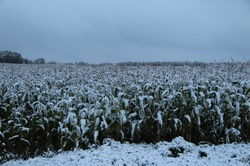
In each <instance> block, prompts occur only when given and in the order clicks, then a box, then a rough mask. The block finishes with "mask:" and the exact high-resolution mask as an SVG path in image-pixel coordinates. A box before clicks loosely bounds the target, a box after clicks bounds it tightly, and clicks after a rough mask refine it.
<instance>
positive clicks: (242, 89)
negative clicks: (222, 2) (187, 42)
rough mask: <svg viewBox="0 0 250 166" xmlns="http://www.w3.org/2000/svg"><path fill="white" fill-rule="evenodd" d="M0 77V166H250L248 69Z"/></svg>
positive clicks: (82, 69) (220, 66)
mask: <svg viewBox="0 0 250 166" xmlns="http://www.w3.org/2000/svg"><path fill="white" fill-rule="evenodd" d="M0 70H1V72H0V165H1V164H3V165H4V166H13V165H14V166H15V165H17V166H23V165H24V166H26V165H52V166H54V165H58V166H60V165H71V166H74V165H91V166H92V165H160V166H161V165H250V150H249V149H250V144H249V143H248V144H247V143H241V142H249V141H250V79H249V78H250V63H249V62H245V63H214V64H206V65H194V64H193V65H190V64H189V65H180V64H179V65H163V66H150V65H149V66H144V65H138V66H119V65H112V64H107V65H106V64H105V65H99V66H98V65H61V64H58V65H13V64H11V65H10V64H0ZM114 140H116V141H114ZM170 140H172V142H166V141H170ZM185 140H186V141H185ZM120 142H124V143H123V144H122V143H120ZM128 142H129V143H128ZM144 142H146V143H151V144H144ZM191 142H193V143H195V144H198V145H199V146H196V145H195V144H193V143H191ZM204 142H206V143H208V142H209V144H204ZM234 142H235V143H234ZM236 142H237V143H236ZM135 143H137V144H135ZM153 143H154V144H153ZM214 144H216V146H215V145H214ZM218 144H220V145H218ZM91 145H92V146H91ZM90 146H91V148H90V149H89V147H90ZM73 149H75V150H73ZM81 149H88V150H81ZM47 151H49V153H48V152H47ZM57 152H60V153H57ZM44 153H45V154H46V155H42V154H44ZM53 153H56V154H53ZM38 156H40V157H38ZM41 156H43V157H41ZM15 159H28V160H25V161H24V160H15Z"/></svg>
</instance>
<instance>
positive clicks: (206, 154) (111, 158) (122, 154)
mask: <svg viewBox="0 0 250 166" xmlns="http://www.w3.org/2000/svg"><path fill="white" fill-rule="evenodd" d="M44 165H46V166H50V165H51V166H64V165H69V166H82V165H84V166H88V165H89V166H95V165H101V166H106V165H119V166H120V165H122V166H125V165H126V166H129V165H140V166H141V165H144V166H146V165H159V166H163V165H168V166H171V165H173V166H178V165H181V166H182V165H192V166H193V165H199V166H203V165H209V166H213V165H214V166H220V165H227V166H230V165H237V166H241V165H242V166H243V165H244V166H247V165H250V144H249V143H248V144H224V145H218V146H214V145H207V144H204V145H200V146H196V145H194V144H192V143H189V142H186V141H185V140H184V139H183V138H182V137H178V138H176V139H174V140H173V141H172V142H159V143H157V144H129V143H124V144H121V143H120V142H116V141H113V140H106V142H105V144H104V145H102V146H100V147H98V148H91V149H89V150H74V151H70V152H63V153H60V154H57V155H54V156H53V157H51V158H45V157H35V158H33V159H29V160H26V161H22V160H16V161H14V160H13V161H9V162H7V163H4V164H3V166H44Z"/></svg>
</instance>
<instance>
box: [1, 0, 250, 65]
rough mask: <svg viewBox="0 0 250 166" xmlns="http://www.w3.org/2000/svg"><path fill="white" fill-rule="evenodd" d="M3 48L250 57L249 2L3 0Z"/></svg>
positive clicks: (91, 56) (69, 57)
mask: <svg viewBox="0 0 250 166" xmlns="http://www.w3.org/2000/svg"><path fill="white" fill-rule="evenodd" d="M0 50H11V51H16V52H19V53H21V54H22V56H23V57H25V58H28V59H32V60H34V59H36V58H40V57H43V58H45V59H46V61H47V62H48V61H56V62H77V61H84V62H88V63H102V62H111V63H114V62H123V61H146V62H147V61H204V62H212V61H214V60H216V61H222V60H223V61H230V60H231V58H233V59H234V60H237V61H244V58H245V59H247V60H250V1H249V0H71V1H69V0H0Z"/></svg>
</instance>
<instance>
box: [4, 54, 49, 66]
mask: <svg viewBox="0 0 250 166" xmlns="http://www.w3.org/2000/svg"><path fill="white" fill-rule="evenodd" d="M0 63H17V64H45V59H44V58H37V59H36V60H33V61H32V60H29V59H27V58H23V57H22V55H21V54H20V53H17V52H13V51H0Z"/></svg>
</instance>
